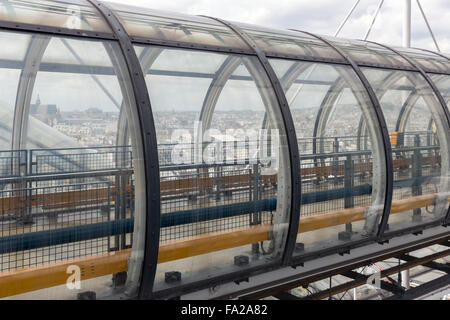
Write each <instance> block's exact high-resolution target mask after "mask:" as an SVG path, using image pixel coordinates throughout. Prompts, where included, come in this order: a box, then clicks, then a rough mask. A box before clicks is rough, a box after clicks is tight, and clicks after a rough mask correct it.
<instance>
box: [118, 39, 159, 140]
mask: <svg viewBox="0 0 450 320" xmlns="http://www.w3.org/2000/svg"><path fill="white" fill-rule="evenodd" d="M163 51H164V49H161V48H150V47H146V48H145V49H144V51H143V52H142V53H141V56H140V57H139V61H140V62H141V66H142V70H143V71H144V74H146V73H147V70H149V69H150V68H151V66H152V65H153V63H154V62H155V61H156V59H158V57H159V55H160V54H161V53H162V52H163ZM123 104H124V102H123V101H122V106H121V107H120V114H119V121H118V123H117V145H118V146H125V145H127V144H128V140H129V125H128V117H127V116H126V114H125V112H124V108H123Z"/></svg>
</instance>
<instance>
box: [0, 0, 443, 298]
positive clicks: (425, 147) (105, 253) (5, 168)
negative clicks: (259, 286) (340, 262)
mask: <svg viewBox="0 0 450 320" xmlns="http://www.w3.org/2000/svg"><path fill="white" fill-rule="evenodd" d="M0 46H1V48H2V49H1V50H0V88H1V95H0V298H6V299H24V298H25V299H35V298H39V299H43V298H44V299H74V298H77V294H80V293H83V292H95V293H96V295H97V298H106V299H108V298H112V297H116V296H125V297H129V298H136V297H138V298H143V299H147V298H166V297H169V296H173V295H174V294H175V293H179V292H192V291H195V290H200V289H206V288H211V287H213V286H214V285H215V284H219V283H227V282H233V281H240V280H241V279H243V278H245V277H249V276H251V275H253V274H258V273H263V272H265V271H267V270H274V269H277V268H280V267H283V266H289V265H298V264H299V263H302V262H305V261H312V260H314V259H316V258H317V257H321V256H322V257H323V256H327V255H333V254H337V253H342V252H344V251H347V250H351V249H352V248H357V247H362V246H365V245H368V244H371V243H376V242H380V241H383V240H385V239H390V238H393V237H401V236H402V235H404V234H407V233H413V232H418V231H421V230H423V229H425V228H427V229H428V228H433V227H437V226H441V225H446V224H448V223H449V221H450V217H449V203H448V202H449V196H450V179H449V178H450V172H449V171H450V150H449V148H450V131H449V130H450V127H449V126H450V116H449V111H450V110H449V106H450V61H449V58H448V57H447V56H445V55H441V54H438V53H433V52H430V51H426V50H419V49H407V50H406V49H402V48H391V47H388V46H385V45H382V44H377V43H373V42H363V41H357V40H346V39H338V38H331V37H326V36H319V35H314V34H310V33H307V32H302V31H296V30H289V31H283V30H272V29H267V28H264V27H259V26H254V25H248V24H243V23H230V22H227V21H222V20H220V19H216V18H210V17H200V16H185V15H181V14H175V13H167V12H159V11H153V10H148V9H142V8H136V7H129V6H124V5H118V4H113V3H100V2H98V1H95V2H94V1H88V0H66V1H51V0H39V1H25V0H24V1H21V0H10V1H8V0H0Z"/></svg>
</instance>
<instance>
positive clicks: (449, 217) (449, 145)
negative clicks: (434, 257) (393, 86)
mask: <svg viewBox="0 0 450 320" xmlns="http://www.w3.org/2000/svg"><path fill="white" fill-rule="evenodd" d="M371 42H372V43H375V44H377V45H379V46H382V47H384V48H386V49H388V50H391V51H392V52H394V53H395V54H397V55H398V56H400V57H402V58H403V59H405V60H406V61H407V62H408V63H409V64H410V65H411V66H413V67H414V68H415V69H416V70H417V71H418V72H419V73H420V74H421V75H422V77H423V78H424V79H425V81H426V82H427V83H428V85H429V86H430V87H431V89H432V91H433V92H434V94H435V95H436V98H437V99H438V101H439V103H440V105H441V107H442V109H443V111H444V114H445V116H446V118H447V143H446V144H445V145H446V147H447V148H449V149H450V137H449V134H450V130H449V127H450V112H449V110H448V107H447V102H446V101H445V99H444V98H443V97H442V94H441V92H440V91H439V89H438V88H437V87H436V84H435V83H434V81H433V80H432V79H431V78H430V76H429V75H428V74H427V73H426V72H425V71H424V70H423V68H422V67H421V66H420V65H419V64H418V63H416V62H415V61H414V60H413V59H411V58H409V57H408V56H407V55H404V54H403V53H401V52H399V51H398V50H395V49H393V48H391V47H389V46H386V45H383V44H379V43H376V42H373V41H371ZM436 127H437V124H436ZM444 151H445V149H444ZM447 151H450V150H447ZM446 206H448V203H447V204H446ZM442 220H443V222H442V223H443V224H444V225H445V224H448V222H449V220H450V206H449V207H448V209H447V214H446V215H445V216H444V218H443V219H442Z"/></svg>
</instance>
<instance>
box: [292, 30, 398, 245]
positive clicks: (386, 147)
mask: <svg viewBox="0 0 450 320" xmlns="http://www.w3.org/2000/svg"><path fill="white" fill-rule="evenodd" d="M295 31H297V32H303V33H306V34H308V35H310V36H313V37H315V38H317V39H319V40H321V41H323V42H324V43H326V44H327V45H328V46H330V47H331V48H333V49H334V50H335V51H336V52H338V53H339V54H340V55H341V56H342V57H343V58H344V59H345V60H346V61H347V62H348V63H349V64H350V65H351V66H352V68H353V70H354V71H355V73H356V74H357V76H358V78H359V80H360V81H361V83H362V85H363V87H364V88H365V89H366V91H367V94H368V96H369V99H370V101H371V105H372V107H373V108H374V111H375V114H376V116H377V119H376V120H377V123H378V125H379V129H380V133H381V138H382V144H383V145H382V146H383V153H384V160H385V168H386V189H385V190H386V193H385V199H384V207H383V213H382V216H381V222H380V224H379V228H378V232H377V235H376V238H378V239H381V238H382V235H383V234H384V231H385V230H386V227H387V222H388V218H389V214H390V211H391V204H392V191H393V184H394V183H393V182H394V175H393V173H394V169H393V161H392V157H391V153H392V149H391V144H390V140H389V132H388V130H387V125H386V120H385V118H384V115H383V112H382V110H381V105H380V102H379V101H378V98H377V96H376V94H375V92H374V90H373V88H372V87H371V85H370V83H369V81H368V80H367V78H366V76H365V75H364V74H363V72H362V71H361V69H360V68H359V66H358V64H357V63H355V61H353V59H352V58H350V56H348V55H347V54H346V53H345V52H344V51H343V50H342V49H340V48H339V47H337V46H335V45H334V44H332V43H331V42H330V41H328V40H326V39H324V38H323V37H320V36H318V35H315V34H312V33H309V32H305V31H299V30H295Z"/></svg>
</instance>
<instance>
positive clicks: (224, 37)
mask: <svg viewBox="0 0 450 320" xmlns="http://www.w3.org/2000/svg"><path fill="white" fill-rule="evenodd" d="M108 5H109V6H110V7H111V8H112V9H113V10H114V11H115V12H116V14H117V16H118V17H119V19H120V21H121V22H122V24H123V26H124V27H125V29H126V31H127V33H128V34H129V35H131V36H133V37H142V38H146V39H154V40H160V41H161V42H163V43H164V42H166V43H170V42H184V43H186V44H188V45H190V44H197V45H208V46H214V47H217V48H234V49H247V50H248V49H249V48H248V46H247V45H246V44H245V43H244V42H243V41H242V40H241V39H240V38H239V37H237V36H236V35H235V34H234V33H233V32H232V31H231V30H230V29H228V28H227V27H225V26H224V25H223V24H221V23H219V22H217V21H215V20H213V19H208V18H204V17H199V16H188V15H182V14H178V13H173V12H165V11H157V10H149V9H144V8H137V7H133V6H128V5H122V4H117V3H108Z"/></svg>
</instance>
